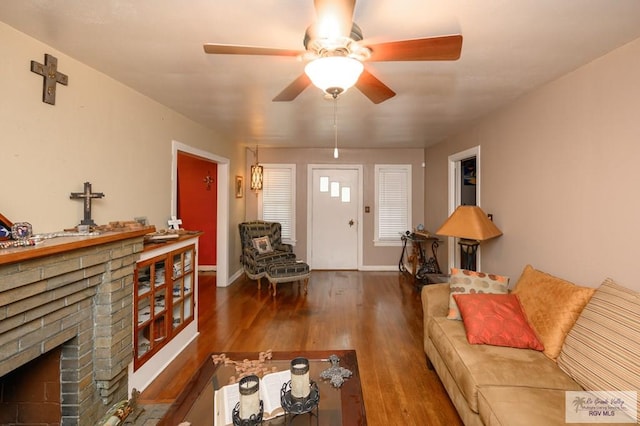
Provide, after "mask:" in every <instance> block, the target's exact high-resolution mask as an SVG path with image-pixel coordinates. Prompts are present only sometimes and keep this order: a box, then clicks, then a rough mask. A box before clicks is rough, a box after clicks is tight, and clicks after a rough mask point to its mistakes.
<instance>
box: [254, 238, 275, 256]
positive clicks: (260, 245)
mask: <svg viewBox="0 0 640 426" xmlns="http://www.w3.org/2000/svg"><path fill="white" fill-rule="evenodd" d="M253 246H254V247H255V248H256V250H258V253H260V254H265V253H271V252H272V251H273V248H272V247H271V241H269V237H267V236H266V235H265V236H264V237H258V238H254V239H253Z"/></svg>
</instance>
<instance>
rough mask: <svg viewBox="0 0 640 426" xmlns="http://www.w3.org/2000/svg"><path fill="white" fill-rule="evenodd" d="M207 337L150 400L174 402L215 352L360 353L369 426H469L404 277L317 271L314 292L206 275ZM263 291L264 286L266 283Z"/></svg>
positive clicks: (203, 331) (146, 398)
mask: <svg viewBox="0 0 640 426" xmlns="http://www.w3.org/2000/svg"><path fill="white" fill-rule="evenodd" d="M199 277H200V292H199V309H200V318H199V330H200V335H199V336H198V338H197V339H196V340H195V341H194V342H192V343H191V344H190V345H189V346H188V347H187V348H186V350H185V351H183V352H182V353H181V354H180V356H179V357H178V358H177V359H176V360H175V361H174V362H172V363H171V365H170V366H169V367H168V368H167V369H166V370H165V371H164V372H163V373H162V374H161V375H160V376H159V377H158V378H157V379H156V380H155V381H154V382H153V383H152V384H151V385H150V386H149V387H148V388H147V389H146V390H145V391H144V392H143V393H142V395H141V400H140V401H141V403H143V404H151V403H168V402H172V401H173V400H174V399H175V398H176V396H177V395H178V394H179V392H180V390H181V389H182V388H183V387H184V385H185V384H186V383H187V381H188V380H189V378H190V377H191V376H192V374H193V373H194V371H195V369H196V368H197V367H198V366H200V365H201V364H202V362H204V360H205V359H206V358H208V356H209V354H210V353H211V352H227V351H229V352H230V351H262V350H267V349H273V350H274V351H295V350H319V349H355V350H356V352H357V356H358V365H359V369H360V376H361V381H362V390H363V395H364V401H365V408H366V412H367V420H368V423H369V424H370V425H374V426H375V425H434V426H435V425H447V426H451V425H461V424H462V422H461V421H460V418H459V417H458V415H457V413H456V411H455V409H454V407H453V405H452V404H451V401H450V400H449V398H448V396H447V394H446V391H445V390H444V388H443V386H442V384H441V383H440V380H439V379H438V377H437V375H436V374H435V372H433V371H431V370H429V369H428V368H427V366H426V362H425V354H424V351H423V349H422V306H421V303H420V294H419V292H418V291H417V290H416V289H415V287H414V285H413V283H412V282H411V281H410V280H409V278H407V277H405V276H403V275H402V274H400V273H397V272H357V271H313V273H312V274H311V279H310V281H309V292H308V294H305V293H304V291H303V287H302V286H298V284H297V283H287V284H280V285H278V295H277V297H276V298H275V299H274V298H272V297H271V295H270V294H269V293H268V291H267V283H266V282H263V285H262V289H261V290H258V288H257V285H256V282H255V281H252V280H248V279H246V278H245V277H243V278H240V279H239V280H237V281H236V282H235V283H234V284H233V285H231V286H229V287H226V288H216V286H215V274H213V273H201V274H200V276H199ZM263 281H264V280H263Z"/></svg>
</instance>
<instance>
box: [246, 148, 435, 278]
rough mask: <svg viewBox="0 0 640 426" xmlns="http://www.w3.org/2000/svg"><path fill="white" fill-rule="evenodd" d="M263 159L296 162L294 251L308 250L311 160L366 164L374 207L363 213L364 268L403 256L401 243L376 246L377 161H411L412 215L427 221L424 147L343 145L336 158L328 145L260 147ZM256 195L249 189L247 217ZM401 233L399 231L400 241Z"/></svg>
mask: <svg viewBox="0 0 640 426" xmlns="http://www.w3.org/2000/svg"><path fill="white" fill-rule="evenodd" d="M259 160H260V163H288V164H296V174H297V177H296V192H297V197H296V238H297V243H296V247H295V252H296V254H297V255H298V256H299V257H302V258H304V257H305V256H306V253H307V231H306V230H307V166H308V165H309V164H356V165H362V166H363V175H364V176H363V190H364V194H363V201H364V205H365V206H370V207H371V212H370V213H363V220H364V223H363V230H364V233H363V253H362V254H363V256H362V257H363V265H364V268H365V269H396V268H397V265H398V259H399V258H400V247H399V246H398V247H375V246H374V245H373V236H374V216H373V215H374V206H375V188H374V179H375V175H374V166H375V165H376V164H411V166H412V167H411V172H412V175H413V179H412V191H413V200H412V219H413V226H415V225H417V224H418V223H423V222H424V168H423V167H422V162H423V161H424V150H423V149H340V158H339V159H337V160H334V158H333V150H332V149H331V148H325V149H286V148H278V149H267V148H260V149H259ZM254 161H255V160H254V157H253V154H252V153H251V152H248V154H247V166H246V170H245V176H247V185H246V186H247V187H248V185H249V180H250V178H249V176H250V172H249V170H250V166H251V164H252V163H253V162H254ZM257 202H258V201H257V198H256V196H255V194H254V193H253V192H250V191H249V190H248V195H247V211H246V217H247V220H252V219H255V218H256V217H257V214H258V213H257V212H258V208H257ZM399 241H400V235H398V242H399Z"/></svg>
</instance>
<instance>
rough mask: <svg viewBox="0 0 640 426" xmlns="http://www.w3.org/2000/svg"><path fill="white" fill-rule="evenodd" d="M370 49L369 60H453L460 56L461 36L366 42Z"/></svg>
mask: <svg viewBox="0 0 640 426" xmlns="http://www.w3.org/2000/svg"><path fill="white" fill-rule="evenodd" d="M362 44H363V45H366V46H367V47H368V48H369V49H371V58H369V60H370V61H454V60H456V59H458V58H460V51H461V50H462V36H461V35H451V36H443V37H429V38H419V39H415V40H402V41H391V42H388V43H379V44H370V45H369V44H366V43H365V42H363V43H362Z"/></svg>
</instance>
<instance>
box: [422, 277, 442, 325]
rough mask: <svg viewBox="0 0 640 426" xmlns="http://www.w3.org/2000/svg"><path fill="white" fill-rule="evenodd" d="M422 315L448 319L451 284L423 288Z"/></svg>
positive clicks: (430, 285)
mask: <svg viewBox="0 0 640 426" xmlns="http://www.w3.org/2000/svg"><path fill="white" fill-rule="evenodd" d="M421 296H422V313H423V315H424V319H425V321H426V320H427V318H428V317H446V316H447V313H448V312H449V283H441V284H429V285H425V286H424V287H422V295H421Z"/></svg>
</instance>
